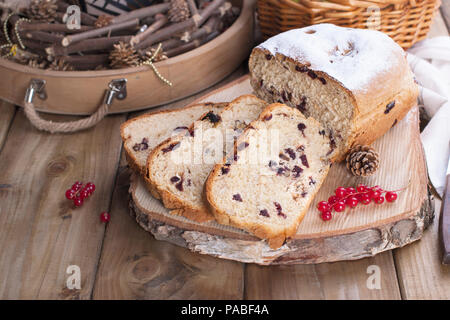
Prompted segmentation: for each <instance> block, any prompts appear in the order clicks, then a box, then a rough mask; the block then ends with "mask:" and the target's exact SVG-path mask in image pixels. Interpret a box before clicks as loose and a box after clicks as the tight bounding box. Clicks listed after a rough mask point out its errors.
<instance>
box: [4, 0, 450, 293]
mask: <svg viewBox="0 0 450 320" xmlns="http://www.w3.org/2000/svg"><path fill="white" fill-rule="evenodd" d="M447 27H450V3H448V2H445V1H444V4H443V6H442V8H441V14H439V15H438V17H437V18H436V20H435V23H434V25H433V29H432V31H431V32H430V37H433V36H437V35H448V29H447ZM245 72H246V71H245V67H242V68H240V69H239V70H237V71H235V72H234V73H233V75H232V76H230V77H229V78H228V79H226V80H224V81H223V82H222V83H220V84H219V85H216V86H215V87H214V88H217V87H218V86H221V85H223V84H225V83H226V82H229V81H231V80H233V79H235V78H237V77H238V76H240V75H242V74H244V73H245ZM214 88H211V89H214ZM211 89H210V90H211ZM208 91H209V90H208ZM206 92H207V91H205V92H202V93H200V94H197V95H195V96H193V97H189V98H187V99H184V100H182V101H178V102H176V103H172V104H170V105H166V106H164V107H162V108H176V107H180V106H182V105H185V104H187V103H189V102H191V101H193V100H194V99H196V98H197V97H199V96H201V95H203V94H205V93H206ZM134 116H136V114H128V115H127V114H123V115H114V116H109V117H107V119H105V120H103V121H102V122H101V123H100V124H99V125H97V126H96V127H95V128H94V129H91V130H88V131H84V132H81V133H77V134H71V135H59V134H55V135H50V134H46V133H41V132H39V131H37V130H36V129H34V128H32V127H31V125H30V124H29V122H28V121H27V119H26V118H25V117H24V113H23V110H22V109H20V108H17V107H15V106H13V105H10V104H8V103H6V102H3V103H1V112H0V168H1V170H0V226H1V231H0V298H1V299H450V266H443V265H441V263H440V259H441V257H440V251H439V243H438V222H439V221H438V220H439V212H440V207H441V202H440V201H439V200H436V201H435V202H436V218H435V220H434V223H433V224H432V225H431V227H430V228H429V230H428V231H426V232H425V235H424V237H423V239H422V240H420V241H418V242H416V243H413V244H411V245H409V246H407V247H404V248H401V249H397V250H393V251H389V252H385V253H382V254H380V255H377V256H375V257H373V258H368V259H363V260H358V261H352V262H338V263H326V264H319V265H298V266H271V267H262V266H258V265H253V264H243V263H237V262H232V261H225V260H220V259H216V258H213V257H209V256H203V255H199V254H195V253H191V252H189V251H188V250H186V249H183V248H179V247H177V246H174V245H171V244H169V243H165V242H160V241H157V240H155V239H154V238H153V237H152V236H151V235H150V234H148V233H147V232H145V231H144V230H142V229H141V228H140V227H139V226H138V225H137V223H136V222H135V221H134V220H133V219H132V218H131V217H130V216H129V215H128V207H127V205H128V195H127V192H128V190H127V189H128V183H129V180H128V174H127V170H126V161H125V160H124V156H123V152H122V144H121V140H120V135H119V126H120V124H121V123H123V122H124V121H125V120H126V119H127V118H130V117H134ZM48 118H51V119H54V120H62V119H64V120H67V117H61V116H48ZM74 118H75V117H74ZM76 180H81V181H93V182H94V183H95V184H96V186H97V189H96V191H95V193H94V196H92V198H91V199H89V200H88V201H87V202H86V203H85V204H84V205H83V207H81V208H78V209H75V210H73V209H71V208H70V206H69V205H68V203H69V202H68V201H66V200H65V199H64V190H65V189H67V188H68V187H70V185H71V184H72V183H73V182H74V181H76ZM102 211H109V212H110V214H111V221H110V222H109V224H107V225H105V224H103V223H101V222H100V221H99V214H100V212H102ZM70 265H77V266H79V267H80V270H81V289H79V290H78V289H72V290H69V289H68V288H67V286H66V281H67V278H68V277H69V274H67V273H66V271H67V268H68V266H70ZM373 270H378V271H379V275H380V288H379V289H377V288H376V286H375V288H373V287H372V289H369V287H371V286H368V285H367V282H368V281H369V282H370V276H371V272H373Z"/></svg>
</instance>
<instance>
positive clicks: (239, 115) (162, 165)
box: [145, 95, 267, 222]
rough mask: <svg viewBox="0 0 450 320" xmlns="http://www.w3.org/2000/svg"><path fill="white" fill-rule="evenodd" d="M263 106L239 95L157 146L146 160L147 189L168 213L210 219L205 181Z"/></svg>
mask: <svg viewBox="0 0 450 320" xmlns="http://www.w3.org/2000/svg"><path fill="white" fill-rule="evenodd" d="M266 106H267V103H266V102H264V101H262V100H260V99H258V98H256V97H255V96H253V95H244V96H241V97H239V98H237V99H235V100H233V101H232V102H230V103H229V105H228V106H227V107H226V108H225V109H224V110H223V111H222V112H220V113H218V112H213V111H210V112H208V113H206V114H205V115H203V116H202V117H201V118H200V119H199V120H198V121H196V122H195V123H194V124H193V125H192V126H191V127H190V128H189V130H188V131H187V132H185V133H181V134H179V135H177V136H173V137H171V138H169V139H167V140H166V141H164V142H163V143H161V144H160V145H159V146H158V147H156V148H155V149H154V150H153V151H152V152H151V154H150V155H149V157H148V160H147V167H146V168H147V171H146V175H145V180H146V184H147V187H148V189H149V190H150V191H151V192H152V194H157V196H158V197H159V198H161V200H162V202H163V204H164V206H165V207H166V208H168V209H172V210H171V213H172V214H178V215H182V216H184V217H186V218H189V219H192V220H195V221H198V222H204V221H209V220H212V219H213V216H212V214H211V213H210V211H209V210H208V207H207V205H206V202H205V201H204V198H203V188H204V183H205V181H206V178H207V177H208V174H209V173H210V172H211V170H212V168H213V167H214V165H215V164H216V163H218V162H220V161H221V160H222V158H223V157H224V155H227V154H228V153H229V152H230V151H232V150H233V147H234V141H235V139H236V137H237V136H239V135H240V134H241V133H242V132H243V130H244V128H245V127H246V126H247V124H248V123H250V122H251V121H253V120H255V119H256V118H257V117H258V115H259V114H260V113H261V111H262V110H263V109H264V108H265V107H266Z"/></svg>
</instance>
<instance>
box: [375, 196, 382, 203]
mask: <svg viewBox="0 0 450 320" xmlns="http://www.w3.org/2000/svg"><path fill="white" fill-rule="evenodd" d="M373 202H375V203H376V204H382V203H383V202H384V197H382V196H378V197H376V198H373Z"/></svg>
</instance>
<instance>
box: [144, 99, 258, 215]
mask: <svg viewBox="0 0 450 320" xmlns="http://www.w3.org/2000/svg"><path fill="white" fill-rule="evenodd" d="M250 97H251V98H253V99H257V98H256V97H255V96H254V95H251V94H247V95H242V96H240V97H238V98H236V99H234V100H233V101H232V102H230V103H229V104H228V106H226V107H225V108H224V109H223V110H222V112H223V111H225V110H229V109H230V108H232V103H240V102H241V101H242V100H245V99H248V98H250ZM258 100H259V99H258ZM206 114H207V112H205V113H204V114H203V115H202V116H201V117H200V118H199V119H202V118H203V117H204V116H205V115H206ZM193 128H194V123H193V124H191V126H190V127H189V130H192V129H193ZM182 134H183V133H182ZM182 134H180V135H177V136H174V137H170V138H168V139H166V140H165V141H163V142H161V143H160V144H159V145H158V146H157V147H155V148H154V149H153V150H152V151H151V153H150V154H149V156H148V158H147V165H146V173H145V174H144V180H145V184H146V186H147V189H148V190H149V191H150V192H151V193H152V195H155V197H156V198H157V199H161V200H162V202H163V204H164V206H165V207H166V208H168V209H172V210H171V211H170V213H171V214H177V215H181V216H183V217H185V218H187V219H191V220H194V221H197V222H207V221H211V220H214V216H213V214H212V213H211V212H210V210H209V207H208V205H207V204H206V201H204V204H205V205H204V206H203V207H198V206H192V205H191V204H189V203H187V202H186V201H184V200H182V199H180V198H179V197H177V196H176V195H174V194H173V193H171V192H169V191H168V190H166V189H165V188H164V186H161V185H159V184H158V182H157V181H155V180H154V179H153V178H152V175H151V174H150V171H149V168H150V167H151V162H152V161H153V160H154V159H155V157H156V155H157V154H158V153H159V152H160V151H161V149H162V148H164V147H165V146H166V145H169V144H171V143H174V142H175V141H177V142H178V140H177V139H180V137H181V135H182Z"/></svg>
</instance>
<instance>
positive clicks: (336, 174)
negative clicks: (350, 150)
mask: <svg viewBox="0 0 450 320" xmlns="http://www.w3.org/2000/svg"><path fill="white" fill-rule="evenodd" d="M251 92H252V90H251V87H250V84H249V80H248V76H245V77H243V78H240V79H238V80H236V81H235V82H233V83H231V84H229V85H227V86H225V87H223V88H221V89H218V90H216V91H213V92H212V93H211V94H209V95H207V96H205V97H203V98H201V99H199V100H197V101H196V102H202V101H211V102H219V101H229V100H232V99H233V98H235V97H237V96H239V95H242V94H246V93H251ZM418 121H419V114H418V109H417V107H416V108H414V109H412V110H411V111H410V112H409V113H408V114H407V116H406V117H405V118H404V119H403V120H402V121H399V122H398V123H397V125H396V126H394V127H393V128H391V129H390V130H389V131H388V132H387V133H386V134H385V135H384V136H383V137H382V138H380V139H379V140H377V141H376V142H375V143H374V147H375V149H376V150H377V151H378V152H379V154H380V158H381V162H380V168H379V169H378V171H377V173H376V174H375V175H374V176H372V177H368V178H358V177H355V176H353V175H351V173H350V172H349V171H348V170H347V169H346V168H345V166H344V164H342V163H340V164H334V165H333V166H332V168H331V170H330V172H329V175H328V176H327V178H326V180H325V182H324V184H323V186H322V188H321V189H320V190H319V192H318V194H317V196H316V197H315V199H314V201H313V202H312V205H311V207H310V209H309V211H308V213H307V214H306V217H305V218H304V220H303V222H302V223H301V224H300V226H299V228H298V231H297V234H296V235H295V236H294V237H293V239H290V240H289V241H287V242H286V244H284V245H283V246H282V247H281V248H279V249H277V250H272V249H270V248H269V246H268V245H267V244H266V243H265V242H264V241H261V240H260V239H258V238H256V237H254V236H253V235H250V234H248V233H247V232H245V231H242V230H239V229H236V228H233V227H229V226H223V225H219V224H217V223H216V222H208V223H196V222H193V221H190V220H188V219H186V218H183V217H180V216H175V215H171V214H169V213H168V210H167V209H165V208H164V207H163V206H162V204H161V203H160V202H159V201H158V200H156V199H154V198H153V197H152V196H151V195H150V193H149V192H148V191H147V189H146V188H145V186H144V183H143V179H142V178H141V177H138V176H132V182H131V187H130V193H131V201H130V207H131V209H132V210H131V212H132V213H133V215H134V216H135V217H136V220H137V221H138V223H139V224H140V225H141V226H142V227H143V228H144V229H146V230H147V231H150V232H151V233H152V234H154V236H155V237H156V238H157V239H160V240H167V241H170V242H173V243H176V244H178V245H182V246H185V247H187V248H189V249H191V250H193V251H196V252H200V253H203V254H209V255H213V256H217V257H220V258H225V259H232V260H237V261H241V262H251V263H258V264H300V263H320V262H331V261H339V260H354V259H359V258H363V257H368V256H373V255H375V254H378V253H380V252H382V251H385V250H390V249H393V248H397V247H401V246H404V245H406V244H408V243H411V242H413V241H416V240H418V239H420V238H421V237H422V234H423V230H424V228H425V227H426V226H427V225H428V222H429V218H430V217H431V216H432V214H433V209H432V203H431V200H430V199H429V197H428V192H427V172H426V166H425V162H424V154H423V150H422V144H421V142H420V136H419V126H418ZM359 183H364V184H367V185H372V186H373V185H380V186H381V187H382V188H384V189H386V190H397V189H402V188H404V187H407V188H406V190H405V191H402V192H400V193H399V197H398V199H397V201H396V202H394V203H386V202H385V203H384V204H382V205H376V204H374V203H371V204H369V205H367V206H358V207H357V208H355V209H346V211H345V212H344V213H338V214H335V215H334V218H333V219H332V220H331V221H328V222H324V221H322V220H321V218H320V217H319V214H318V211H317V209H315V208H316V205H317V203H318V202H319V201H321V200H324V199H328V197H329V195H331V194H332V193H333V192H334V190H335V189H336V187H338V186H356V185H358V184H359Z"/></svg>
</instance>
